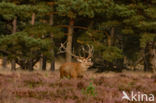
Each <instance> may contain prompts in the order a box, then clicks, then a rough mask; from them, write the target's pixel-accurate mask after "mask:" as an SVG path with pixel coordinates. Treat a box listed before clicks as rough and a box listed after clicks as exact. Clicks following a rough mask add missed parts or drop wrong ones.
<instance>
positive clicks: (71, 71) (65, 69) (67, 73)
mask: <svg viewBox="0 0 156 103" xmlns="http://www.w3.org/2000/svg"><path fill="white" fill-rule="evenodd" d="M82 50H83V52H84V53H87V54H88V56H87V57H82V56H76V55H75V54H74V53H71V54H70V55H71V56H73V57H74V58H75V59H76V60H77V61H78V62H66V63H64V64H63V65H62V66H61V67H60V78H63V77H69V78H80V77H81V78H82V77H83V74H84V72H85V71H87V69H88V68H89V67H91V66H92V65H93V63H92V61H91V57H92V55H93V46H89V45H88V50H85V49H84V47H82ZM65 52H67V50H66V48H65V46H64V44H61V47H60V48H59V53H65Z"/></svg>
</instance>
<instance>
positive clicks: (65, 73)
mask: <svg viewBox="0 0 156 103" xmlns="http://www.w3.org/2000/svg"><path fill="white" fill-rule="evenodd" d="M90 66H92V63H91V62H88V63H87V64H85V63H79V62H76V63H72V62H68V63H64V64H63V65H62V66H61V67H60V78H63V77H70V78H78V77H83V74H84V72H85V71H87V69H88V68H89V67H90Z"/></svg>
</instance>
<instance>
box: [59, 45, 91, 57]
mask: <svg viewBox="0 0 156 103" xmlns="http://www.w3.org/2000/svg"><path fill="white" fill-rule="evenodd" d="M65 44H66V42H64V43H61V46H60V48H59V52H58V53H57V54H60V53H66V52H68V51H67V48H66V47H65ZM87 46H88V50H85V48H84V47H81V48H82V51H83V53H84V54H85V53H88V57H87V59H88V58H91V57H92V56H93V46H90V45H87ZM72 52H73V53H70V55H71V56H73V57H75V58H84V57H82V56H80V55H79V56H77V55H75V54H74V50H73V51H72Z"/></svg>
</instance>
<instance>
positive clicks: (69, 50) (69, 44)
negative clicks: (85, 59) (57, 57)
mask: <svg viewBox="0 0 156 103" xmlns="http://www.w3.org/2000/svg"><path fill="white" fill-rule="evenodd" d="M73 25H74V20H73V19H70V22H69V27H68V35H67V49H66V50H67V51H66V61H67V62H71V61H72V56H71V53H72V35H73Z"/></svg>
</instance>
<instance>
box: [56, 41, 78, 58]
mask: <svg viewBox="0 0 156 103" xmlns="http://www.w3.org/2000/svg"><path fill="white" fill-rule="evenodd" d="M65 44H66V42H64V43H61V46H60V48H59V52H58V53H57V54H60V53H66V52H68V51H67V48H66V47H65ZM68 53H69V52H68ZM70 55H71V56H73V57H75V58H81V57H80V56H76V55H75V54H73V53H70Z"/></svg>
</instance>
